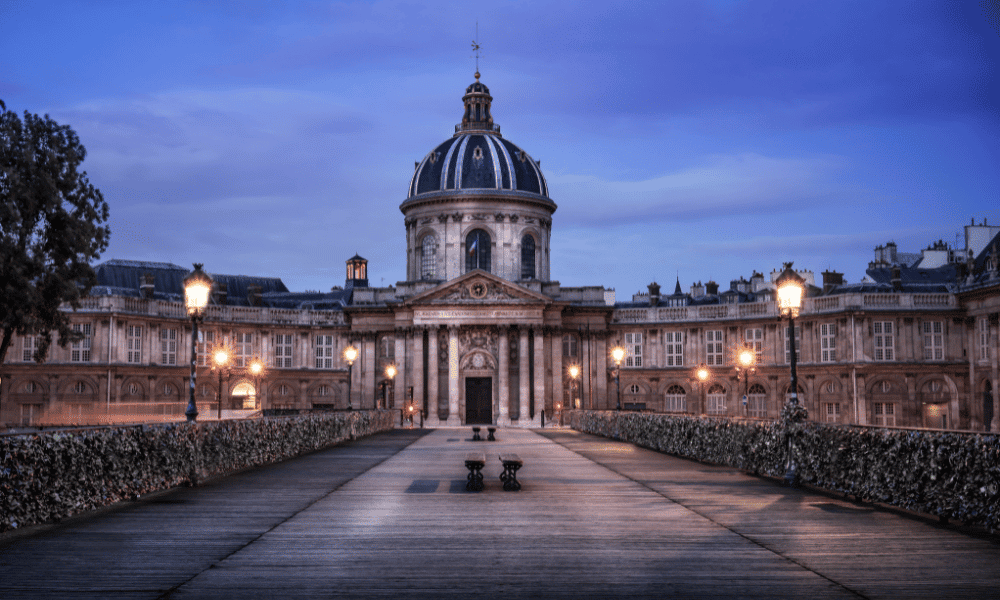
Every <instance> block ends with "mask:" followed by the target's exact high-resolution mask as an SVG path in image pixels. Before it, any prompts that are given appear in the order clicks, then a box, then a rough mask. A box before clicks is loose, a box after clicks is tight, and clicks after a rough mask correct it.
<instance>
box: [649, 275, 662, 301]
mask: <svg viewBox="0 0 1000 600" xmlns="http://www.w3.org/2000/svg"><path fill="white" fill-rule="evenodd" d="M659 303H660V284H658V283H656V282H655V281H654V282H653V283H651V284H649V305H650V306H656V305H657V304H659Z"/></svg>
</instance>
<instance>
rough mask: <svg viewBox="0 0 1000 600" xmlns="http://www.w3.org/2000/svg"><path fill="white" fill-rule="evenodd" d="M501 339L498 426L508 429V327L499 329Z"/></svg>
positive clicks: (498, 360)
mask: <svg viewBox="0 0 1000 600" xmlns="http://www.w3.org/2000/svg"><path fill="white" fill-rule="evenodd" d="M498 330H499V332H500V333H499V334H498V335H499V339H498V340H497V341H498V346H497V348H498V350H497V353H498V354H499V356H497V387H498V388H499V390H498V399H497V403H498V404H499V407H498V409H499V413H498V414H499V416H498V417H497V425H499V426H501V427H508V426H509V425H510V365H509V363H510V340H509V339H508V337H507V326H506V325H501V326H500V327H499V328H498Z"/></svg>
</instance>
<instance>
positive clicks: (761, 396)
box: [747, 383, 767, 419]
mask: <svg viewBox="0 0 1000 600" xmlns="http://www.w3.org/2000/svg"><path fill="white" fill-rule="evenodd" d="M766 395H767V392H766V391H765V390H764V386H762V385H761V384H759V383H755V384H753V385H751V386H750V390H749V391H748V392H747V415H748V416H751V417H757V418H759V419H763V418H764V417H766V416H767V402H766V401H765V396H766Z"/></svg>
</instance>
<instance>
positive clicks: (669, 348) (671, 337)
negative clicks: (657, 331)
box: [663, 331, 684, 367]
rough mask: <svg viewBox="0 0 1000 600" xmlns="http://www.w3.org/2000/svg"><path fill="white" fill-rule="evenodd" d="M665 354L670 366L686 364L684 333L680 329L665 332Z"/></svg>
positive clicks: (667, 363) (667, 364)
mask: <svg viewBox="0 0 1000 600" xmlns="http://www.w3.org/2000/svg"><path fill="white" fill-rule="evenodd" d="M663 356H664V358H665V359H666V366H668V367H682V366H684V333H683V332H680V331H665V332H663Z"/></svg>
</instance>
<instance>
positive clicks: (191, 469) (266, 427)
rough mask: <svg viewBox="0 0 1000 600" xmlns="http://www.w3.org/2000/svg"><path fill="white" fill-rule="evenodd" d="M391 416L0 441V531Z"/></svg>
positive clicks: (343, 435) (316, 444) (341, 434)
mask: <svg viewBox="0 0 1000 600" xmlns="http://www.w3.org/2000/svg"><path fill="white" fill-rule="evenodd" d="M393 423H394V419H393V418H392V413H390V412H367V411H353V412H349V413H340V412H338V413H318V414H309V415H303V416H298V417H285V418H266V419H256V420H245V421H217V422H206V423H197V424H194V425H191V424H188V423H180V424H167V425H146V426H141V427H113V428H107V429H94V430H85V431H79V432H67V433H58V432H57V433H43V434H38V435H30V436H13V437H6V438H0V459H2V463H0V531H3V530H7V529H11V528H15V527H23V526H25V525H30V524H34V523H45V522H50V521H58V520H59V519H62V518H65V517H68V516H71V515H73V514H76V513H78V512H81V511H85V510H90V509H93V508H97V507H100V506H106V505H108V504H113V503H115V502H118V501H121V500H127V499H130V498H135V497H136V496H138V495H140V494H145V493H148V492H152V491H155V490H161V489H165V488H169V487H173V486H176V485H180V484H182V483H185V482H188V483H192V484H195V483H197V482H198V481H199V480H203V479H205V478H208V477H213V476H217V475H222V474H225V473H231V472H233V471H237V470H240V469H245V468H248V467H255V466H260V465H265V464H270V463H274V462H278V461H281V460H285V459H288V458H291V457H294V456H298V455H300V454H304V453H307V452H312V451H314V450H319V449H321V448H325V447H327V446H330V445H332V444H336V443H338V442H342V441H344V440H346V439H353V438H356V437H361V436H365V435H371V434H373V433H376V432H378V431H384V430H387V429H392V427H393Z"/></svg>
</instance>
